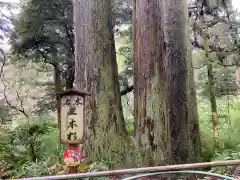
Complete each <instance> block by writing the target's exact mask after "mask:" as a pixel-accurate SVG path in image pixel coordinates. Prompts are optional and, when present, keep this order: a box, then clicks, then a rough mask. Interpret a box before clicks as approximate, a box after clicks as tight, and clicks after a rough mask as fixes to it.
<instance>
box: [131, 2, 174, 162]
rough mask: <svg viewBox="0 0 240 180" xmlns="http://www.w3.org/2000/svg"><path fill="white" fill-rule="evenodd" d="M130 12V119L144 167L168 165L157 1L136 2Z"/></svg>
mask: <svg viewBox="0 0 240 180" xmlns="http://www.w3.org/2000/svg"><path fill="white" fill-rule="evenodd" d="M133 7H134V10H133V40H134V43H133V52H134V56H133V57H134V58H133V62H134V106H135V107H134V116H135V120H136V137H137V140H138V144H139V146H140V149H141V151H142V158H143V163H144V165H148V166H151V165H166V164H169V162H170V159H171V156H170V133H169V123H168V121H169V120H168V113H167V112H168V110H167V108H168V99H167V89H168V85H167V68H166V59H165V51H164V41H163V37H164V31H163V26H162V22H161V19H162V12H163V8H162V7H161V0H154V1H148V0H141V1H140V0H136V1H134V6H133Z"/></svg>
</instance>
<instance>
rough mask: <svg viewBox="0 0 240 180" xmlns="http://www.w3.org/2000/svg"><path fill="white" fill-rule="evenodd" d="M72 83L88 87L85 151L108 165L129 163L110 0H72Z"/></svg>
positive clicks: (84, 87) (82, 87) (93, 158)
mask: <svg viewBox="0 0 240 180" xmlns="http://www.w3.org/2000/svg"><path fill="white" fill-rule="evenodd" d="M74 20H75V32H76V34H75V42H76V44H75V49H76V52H75V54H76V71H75V74H76V85H77V87H78V89H82V90H88V91H90V92H91V93H92V96H91V97H90V98H88V108H89V109H88V114H87V118H88V119H87V121H88V131H89V133H90V134H88V136H87V142H86V143H87V146H86V155H87V157H88V159H90V160H94V161H96V160H102V159H104V160H106V161H108V162H109V164H111V163H112V164H111V165H113V166H114V165H115V164H117V165H123V164H125V165H126V164H127V162H128V163H130V164H132V163H133V162H131V158H129V157H128V154H129V152H128V150H129V148H128V146H129V144H128V143H129V141H128V140H129V139H128V138H129V137H128V135H127V132H126V129H125V123H124V118H123V112H122V105H121V97H120V88H119V82H118V70H117V63H116V54H115V53H116V52H115V44H114V36H113V26H112V16H111V1H110V0H101V1H99V0H81V1H74Z"/></svg>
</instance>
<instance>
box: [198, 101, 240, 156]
mask: <svg viewBox="0 0 240 180" xmlns="http://www.w3.org/2000/svg"><path fill="white" fill-rule="evenodd" d="M239 102H240V101H238V100H236V99H235V98H233V97H230V99H229V100H228V99H227V98H222V99H218V102H217V103H218V123H219V124H218V126H219V129H220V134H219V144H220V146H219V148H218V149H214V147H213V145H214V143H213V138H212V124H211V113H210V112H211V111H210V110H211V109H210V104H209V103H208V100H207V99H201V100H200V102H199V104H198V108H199V109H198V110H199V120H200V129H201V139H202V147H203V150H202V159H203V161H212V160H230V159H238V158H239V152H240V139H239V137H240V123H239V122H240V118H239V113H240V106H239V105H240V103H239Z"/></svg>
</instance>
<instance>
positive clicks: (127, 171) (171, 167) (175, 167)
mask: <svg viewBox="0 0 240 180" xmlns="http://www.w3.org/2000/svg"><path fill="white" fill-rule="evenodd" d="M232 165H240V160H231V161H214V162H205V163H194V164H178V165H168V166H155V167H144V168H132V169H119V170H112V171H100V172H89V173H79V174H68V175H57V176H45V177H33V178H23V179H17V180H57V179H74V178H87V177H102V176H114V175H125V174H138V173H151V172H162V171H174V170H183V169H195V168H205V167H215V166H232Z"/></svg>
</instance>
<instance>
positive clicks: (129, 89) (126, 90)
mask: <svg viewBox="0 0 240 180" xmlns="http://www.w3.org/2000/svg"><path fill="white" fill-rule="evenodd" d="M133 89H134V88H133V85H131V86H127V87H125V88H124V89H123V90H122V91H121V92H120V95H121V96H124V95H126V94H128V93H130V92H132V91H133Z"/></svg>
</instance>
